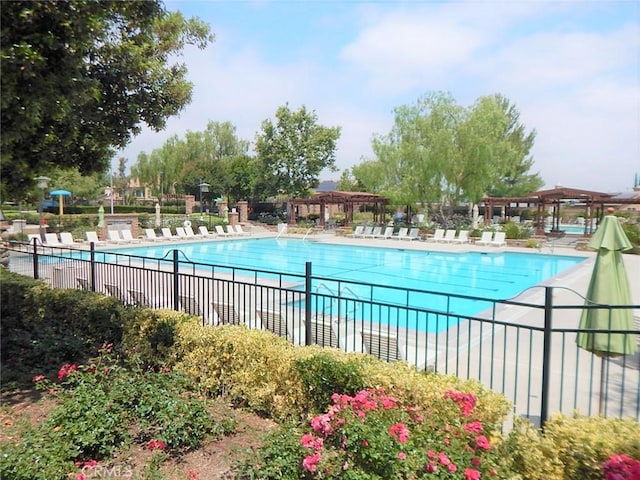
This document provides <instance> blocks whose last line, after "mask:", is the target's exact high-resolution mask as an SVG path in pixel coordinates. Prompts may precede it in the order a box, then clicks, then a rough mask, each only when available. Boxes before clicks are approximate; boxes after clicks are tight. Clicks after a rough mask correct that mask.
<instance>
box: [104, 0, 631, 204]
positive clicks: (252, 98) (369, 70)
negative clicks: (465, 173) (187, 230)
mask: <svg viewBox="0 0 640 480" xmlns="http://www.w3.org/2000/svg"><path fill="white" fill-rule="evenodd" d="M166 7H167V9H169V10H180V11H181V12H182V13H183V14H184V15H185V16H187V17H189V16H197V17H199V18H200V19H202V20H203V21H205V22H207V23H209V24H210V25H211V29H212V31H213V33H214V34H215V35H216V40H215V42H214V43H213V44H212V45H211V46H209V47H208V48H207V49H206V50H204V51H200V50H197V49H195V48H188V49H187V50H186V51H185V54H184V57H183V58H182V60H183V61H184V62H185V63H186V64H187V66H188V69H189V79H190V80H191V81H192V82H193V83H194V95H193V102H192V103H191V104H190V105H189V106H187V107H186V108H185V109H184V111H183V112H182V113H181V114H180V116H179V117H175V118H172V119H171V120H169V122H168V126H167V129H166V130H165V131H163V132H160V133H153V132H149V131H144V132H143V133H142V134H141V135H139V136H138V137H136V138H135V139H134V140H133V141H132V143H131V144H130V145H129V146H128V147H127V148H126V149H125V150H123V151H121V152H118V154H117V157H120V156H125V157H126V158H127V159H128V166H131V165H132V164H133V163H134V162H135V159H136V158H137V156H138V154H139V153H140V152H142V151H144V152H147V153H150V152H151V151H152V150H154V149H156V148H160V147H161V146H162V144H163V143H164V141H165V140H166V139H167V138H169V137H170V136H172V135H178V136H179V137H182V136H183V135H184V134H185V133H186V132H187V131H201V130H204V129H205V127H206V125H207V123H208V122H209V121H218V122H225V121H229V122H231V123H232V124H234V125H235V126H236V128H237V133H238V135H239V136H240V137H241V138H243V139H246V140H249V141H252V142H253V140H254V139H255V136H256V133H258V132H259V131H260V127H261V123H262V121H263V120H265V119H267V118H271V119H273V118H274V115H275V111H276V109H277V108H278V107H279V106H281V105H284V104H285V103H288V104H289V106H290V107H291V108H293V109H297V108H299V107H300V106H302V105H305V106H306V107H307V109H310V110H314V111H315V112H316V114H317V116H318V122H319V123H320V124H322V125H326V126H340V127H341V128H342V134H341V138H340V140H339V142H338V149H337V152H336V165H337V167H338V168H339V169H340V170H342V169H344V168H349V167H351V166H353V165H354V164H357V163H359V162H361V161H362V159H368V158H372V151H371V138H372V136H373V135H374V134H386V133H388V132H389V131H390V129H391V127H392V125H393V109H394V108H395V107H398V106H402V105H408V104H413V103H415V102H416V100H417V99H418V98H420V97H421V96H422V95H424V94H426V93H429V92H433V91H444V92H450V93H451V94H452V95H453V97H454V98H455V99H456V101H457V102H458V104H460V105H463V106H469V105H471V104H472V103H473V102H474V101H475V100H476V99H477V98H478V97H480V96H482V95H490V94H493V93H500V94H503V95H505V96H506V97H507V98H508V99H509V100H510V101H511V102H512V103H513V104H514V105H516V107H517V108H518V110H519V112H520V119H521V121H522V122H523V123H524V124H525V125H526V127H527V129H528V130H534V129H535V130H536V132H537V137H536V143H535V147H534V149H533V151H532V154H533V158H534V161H535V163H534V167H533V171H535V172H539V173H540V174H541V176H542V178H543V179H544V181H545V183H546V185H545V187H546V188H553V187H554V186H555V185H557V184H561V185H564V186H568V187H574V188H585V189H589V190H597V191H603V192H619V191H627V190H630V189H631V188H632V187H633V181H634V175H635V174H636V173H640V2H639V1H638V0H633V1H607V0H601V1H573V0H566V1H561V2H558V1H549V2H545V1H537V0H521V1H513V2H511V1H484V0H474V1H452V2H449V1H364V0H363V1H346V0H345V1H323V0H316V1H306V2H305V1H295V0H289V1H277V0H273V1H269V0H257V1H186V0H179V1H172V2H167V3H166ZM117 157H116V158H117ZM114 165H115V162H114ZM339 176H340V172H337V173H331V172H326V173H323V175H322V179H323V180H328V179H338V178H339Z"/></svg>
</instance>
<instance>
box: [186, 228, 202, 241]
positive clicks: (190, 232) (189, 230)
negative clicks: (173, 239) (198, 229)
mask: <svg viewBox="0 0 640 480" xmlns="http://www.w3.org/2000/svg"><path fill="white" fill-rule="evenodd" d="M184 233H186V234H187V238H198V237H199V236H200V235H199V234H196V233H195V232H194V231H193V228H192V227H191V226H188V227H184Z"/></svg>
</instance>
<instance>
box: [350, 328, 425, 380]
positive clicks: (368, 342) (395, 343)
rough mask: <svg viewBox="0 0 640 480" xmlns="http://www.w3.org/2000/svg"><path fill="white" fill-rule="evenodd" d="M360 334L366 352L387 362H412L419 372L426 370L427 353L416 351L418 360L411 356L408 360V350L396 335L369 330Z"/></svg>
mask: <svg viewBox="0 0 640 480" xmlns="http://www.w3.org/2000/svg"><path fill="white" fill-rule="evenodd" d="M360 334H361V336H362V344H363V345H364V348H365V350H366V352H367V353H369V354H371V355H373V356H375V357H378V358H379V359H380V360H384V361H386V362H394V361H401V362H410V363H412V364H415V365H416V367H417V368H418V370H424V369H425V368H426V358H425V356H426V354H425V352H423V351H420V350H417V349H414V350H415V351H414V353H415V354H416V356H417V358H413V357H414V355H411V358H407V357H408V356H407V353H408V352H407V349H406V347H405V346H404V345H402V344H401V343H400V340H399V339H398V337H397V336H396V335H391V334H388V333H384V332H374V331H367V330H362V331H361V332H360Z"/></svg>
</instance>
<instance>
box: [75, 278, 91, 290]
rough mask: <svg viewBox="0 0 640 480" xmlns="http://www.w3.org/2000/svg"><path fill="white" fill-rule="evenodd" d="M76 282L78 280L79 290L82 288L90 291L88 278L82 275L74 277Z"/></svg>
mask: <svg viewBox="0 0 640 480" xmlns="http://www.w3.org/2000/svg"><path fill="white" fill-rule="evenodd" d="M76 282H78V286H79V287H80V290H84V291H85V292H90V291H91V285H89V280H87V279H86V278H84V277H76Z"/></svg>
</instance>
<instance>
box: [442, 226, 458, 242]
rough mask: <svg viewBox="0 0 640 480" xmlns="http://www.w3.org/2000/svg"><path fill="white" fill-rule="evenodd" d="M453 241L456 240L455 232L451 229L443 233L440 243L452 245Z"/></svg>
mask: <svg viewBox="0 0 640 480" xmlns="http://www.w3.org/2000/svg"><path fill="white" fill-rule="evenodd" d="M455 239H456V231H455V230H453V229H451V230H447V231H446V232H445V234H444V238H443V239H442V241H443V242H444V243H453V241H454V240H455Z"/></svg>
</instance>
